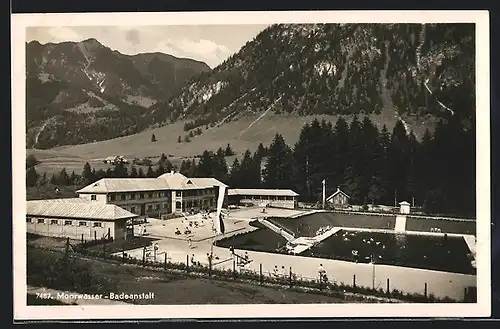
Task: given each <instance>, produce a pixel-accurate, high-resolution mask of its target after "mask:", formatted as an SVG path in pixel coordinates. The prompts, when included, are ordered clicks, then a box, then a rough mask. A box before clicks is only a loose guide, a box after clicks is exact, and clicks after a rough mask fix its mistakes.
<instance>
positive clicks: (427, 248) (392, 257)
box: [300, 230, 476, 274]
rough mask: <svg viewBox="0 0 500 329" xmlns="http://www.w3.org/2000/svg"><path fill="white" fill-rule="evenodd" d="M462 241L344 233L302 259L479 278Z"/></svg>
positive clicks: (409, 235) (308, 251)
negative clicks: (327, 260)
mask: <svg viewBox="0 0 500 329" xmlns="http://www.w3.org/2000/svg"><path fill="white" fill-rule="evenodd" d="M469 253H470V250H469V248H468V246H467V244H466V242H465V240H464V239H463V238H462V237H456V236H453V237H450V236H446V237H444V236H428V235H414V234H398V233H392V232H388V233H381V232H367V231H350V230H349V231H348V230H340V231H338V232H337V233H335V234H334V235H332V236H330V237H329V238H327V239H325V240H323V241H322V242H320V243H319V244H317V245H316V246H313V247H312V248H311V249H309V250H306V251H305V252H303V253H301V254H300V255H301V256H309V257H320V258H329V259H338V260H347V261H351V262H360V263H370V262H371V260H372V259H373V260H374V263H375V264H385V265H396V266H404V267H413V268H422V269H429V270H437V271H446V272H454V273H463V274H475V272H476V271H475V268H474V267H473V266H472V265H471V259H470V256H468V254H469Z"/></svg>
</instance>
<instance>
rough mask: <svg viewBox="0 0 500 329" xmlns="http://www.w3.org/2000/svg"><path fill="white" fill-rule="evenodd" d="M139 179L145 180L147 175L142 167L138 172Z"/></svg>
mask: <svg viewBox="0 0 500 329" xmlns="http://www.w3.org/2000/svg"><path fill="white" fill-rule="evenodd" d="M137 177H138V178H145V177H146V175H145V174H144V169H142V167H139V170H138V171H137Z"/></svg>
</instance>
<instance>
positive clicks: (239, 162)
mask: <svg viewBox="0 0 500 329" xmlns="http://www.w3.org/2000/svg"><path fill="white" fill-rule="evenodd" d="M228 149H229V150H228ZM229 151H231V152H229ZM475 152H476V150H475V132H474V129H469V130H464V129H463V126H462V124H461V122H460V119H458V118H455V117H453V116H451V117H449V118H448V120H447V121H446V122H445V121H440V122H438V123H437V125H436V127H435V130H434V131H433V133H431V132H430V131H429V130H426V131H425V133H424V135H423V137H422V139H421V140H420V141H419V140H417V138H416V136H415V135H414V133H413V132H412V131H407V130H406V128H405V125H404V123H403V122H401V121H398V122H397V123H396V125H395V126H394V128H393V129H392V131H389V130H388V129H387V127H386V126H385V125H384V126H383V127H382V129H378V128H377V127H376V126H375V125H374V124H373V122H372V121H371V120H370V119H369V118H368V117H367V116H366V117H364V118H363V119H361V120H360V119H359V118H358V117H357V116H354V118H353V120H352V121H351V122H350V123H348V122H347V121H346V120H345V119H344V118H342V117H340V118H339V119H338V120H337V122H336V123H335V125H333V124H332V123H331V122H327V121H325V120H322V121H319V120H317V119H315V120H313V121H312V122H310V123H307V124H305V125H304V126H303V128H302V130H301V132H300V135H299V139H298V141H297V142H296V143H295V144H294V145H293V146H290V145H288V144H287V143H286V141H285V140H284V138H283V137H282V136H281V135H280V134H278V133H277V134H276V135H275V137H274V139H273V141H272V143H271V144H270V145H269V146H268V147H264V146H263V144H262V143H261V144H260V145H259V147H258V148H257V150H255V152H254V153H252V152H251V151H250V150H246V151H245V152H244V154H243V156H242V157H240V158H238V157H236V158H235V159H234V160H233V161H232V163H231V164H230V165H228V164H227V162H226V157H227V156H228V155H229V154H232V153H233V152H232V150H230V146H229V145H228V147H227V148H226V149H223V148H219V150H217V151H216V152H211V151H205V152H203V154H202V155H201V156H200V157H199V158H198V159H192V160H183V161H182V163H181V165H180V168H179V171H180V172H181V173H182V174H184V175H186V176H188V177H214V178H216V179H218V180H220V181H222V182H224V183H226V184H228V185H229V186H231V187H232V188H270V189H280V188H281V189H293V190H295V191H296V192H297V193H299V194H300V199H301V200H302V201H305V202H317V201H318V200H321V194H322V181H323V179H325V180H326V183H327V194H330V193H332V192H334V191H335V190H336V188H337V187H340V188H341V189H342V190H343V191H344V192H346V193H347V194H348V195H349V196H350V202H351V204H359V205H361V204H371V203H373V204H386V205H394V204H397V203H399V202H401V201H403V200H405V201H408V202H410V203H414V204H415V205H417V206H422V207H423V208H424V210H425V211H428V212H434V213H447V214H455V215H461V216H469V215H473V214H474V213H475V204H476V202H475V188H476V185H475ZM31 161H32V163H33V160H31ZM172 169H174V167H173V166H172V164H171V163H170V161H169V160H168V158H167V157H166V156H165V155H164V154H163V155H162V157H161V158H160V160H159V161H158V163H157V165H156V166H155V167H153V166H151V165H150V166H148V169H147V171H146V172H144V171H143V169H142V168H139V169H138V170H137V169H136V168H135V166H132V168H131V170H130V172H128V170H127V167H126V166H125V165H123V164H120V163H118V164H116V165H115V167H114V169H111V168H108V169H107V170H106V171H104V170H102V169H100V170H98V171H96V170H95V169H91V167H90V165H89V164H88V163H87V164H85V166H84V170H83V173H82V175H81V177H80V176H79V175H76V174H74V173H72V174H71V175H68V174H67V173H66V171H65V169H63V170H62V171H61V173H59V175H53V176H52V178H51V181H53V182H54V183H56V184H73V183H74V182H75V181H77V182H80V183H92V182H94V181H96V180H98V179H100V178H103V177H158V176H159V175H161V174H163V173H165V172H168V171H170V170H172ZM36 175H37V174H36V171H35V169H34V166H33V167H30V168H29V169H28V170H27V180H28V185H30V184H33V181H35V184H36V179H34V177H35V176H36ZM45 179H46V178H45Z"/></svg>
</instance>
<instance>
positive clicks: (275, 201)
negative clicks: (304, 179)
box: [228, 188, 299, 209]
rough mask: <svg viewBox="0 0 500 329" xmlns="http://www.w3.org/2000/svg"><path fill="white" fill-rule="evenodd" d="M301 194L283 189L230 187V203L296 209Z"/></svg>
mask: <svg viewBox="0 0 500 329" xmlns="http://www.w3.org/2000/svg"><path fill="white" fill-rule="evenodd" d="M298 196H299V194H297V193H296V192H294V191H292V190H281V189H241V188H237V189H230V190H228V203H229V204H232V205H241V204H254V205H258V206H259V207H266V206H271V207H279V208H288V209H294V208H296V207H297V197H298Z"/></svg>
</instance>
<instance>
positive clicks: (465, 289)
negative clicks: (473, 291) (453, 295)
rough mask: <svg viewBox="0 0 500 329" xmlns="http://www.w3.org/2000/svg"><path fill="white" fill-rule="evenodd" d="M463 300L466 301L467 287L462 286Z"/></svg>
mask: <svg viewBox="0 0 500 329" xmlns="http://www.w3.org/2000/svg"><path fill="white" fill-rule="evenodd" d="M464 302H465V303H466V302H467V287H465V288H464Z"/></svg>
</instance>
